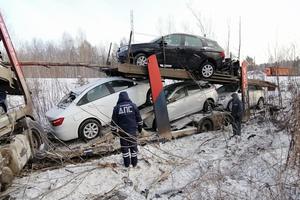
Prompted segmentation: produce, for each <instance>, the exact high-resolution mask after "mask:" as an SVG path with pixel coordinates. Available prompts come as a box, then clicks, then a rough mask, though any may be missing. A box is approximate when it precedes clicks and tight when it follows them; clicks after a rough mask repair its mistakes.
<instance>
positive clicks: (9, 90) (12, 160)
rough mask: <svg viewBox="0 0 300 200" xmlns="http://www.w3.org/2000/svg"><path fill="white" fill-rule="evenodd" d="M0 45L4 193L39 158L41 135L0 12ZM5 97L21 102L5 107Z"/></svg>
mask: <svg viewBox="0 0 300 200" xmlns="http://www.w3.org/2000/svg"><path fill="white" fill-rule="evenodd" d="M0 43H1V44H0V46H1V48H0V49H1V50H2V54H0V94H1V95H0V101H1V104H0V190H1V191H4V190H5V189H6V188H7V187H9V186H10V185H11V183H12V181H13V178H14V177H15V176H16V175H18V174H19V173H20V172H21V170H22V169H23V167H24V166H25V165H26V164H27V162H28V161H29V160H31V159H33V158H37V157H39V156H42V151H43V149H44V147H45V143H44V142H43V141H44V140H45V133H44V131H43V128H42V127H41V126H40V125H39V123H38V122H37V121H35V118H34V115H33V107H32V101H31V96H30V91H29V90H28V87H27V85H26V82H25V79H24V76H23V72H22V69H21V66H20V64H19V62H18V59H17V55H16V52H15V50H14V47H13V45H12V42H11V39H10V36H9V34H8V31H7V29H6V26H5V23H4V20H3V17H2V15H1V13H0ZM5 52H6V54H5ZM5 58H6V59H7V61H9V62H4V60H3V59H5ZM7 63H9V64H7ZM7 97H10V98H14V97H18V98H20V97H21V99H22V100H23V102H24V103H23V105H22V106H20V107H15V108H9V106H8V103H7Z"/></svg>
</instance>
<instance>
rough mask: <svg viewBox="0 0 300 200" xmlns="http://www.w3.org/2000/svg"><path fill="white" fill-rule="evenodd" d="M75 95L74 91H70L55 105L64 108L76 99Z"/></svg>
mask: <svg viewBox="0 0 300 200" xmlns="http://www.w3.org/2000/svg"><path fill="white" fill-rule="evenodd" d="M76 97H77V94H76V93H74V92H70V93H69V94H67V95H65V96H64V97H63V98H62V100H61V101H60V102H59V103H58V105H57V106H58V107H60V108H66V107H68V106H69V105H70V104H71V103H72V102H73V101H74V100H75V99H76Z"/></svg>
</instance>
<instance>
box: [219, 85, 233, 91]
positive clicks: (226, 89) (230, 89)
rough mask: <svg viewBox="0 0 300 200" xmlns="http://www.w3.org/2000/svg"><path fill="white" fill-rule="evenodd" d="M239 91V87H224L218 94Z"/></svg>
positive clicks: (220, 88)
mask: <svg viewBox="0 0 300 200" xmlns="http://www.w3.org/2000/svg"><path fill="white" fill-rule="evenodd" d="M237 89H238V86H237V85H223V86H221V87H219V88H218V89H217V92H218V93H224V92H235V91H236V90H237Z"/></svg>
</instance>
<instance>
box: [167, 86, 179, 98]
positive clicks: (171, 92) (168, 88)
mask: <svg viewBox="0 0 300 200" xmlns="http://www.w3.org/2000/svg"><path fill="white" fill-rule="evenodd" d="M176 88H177V87H176V86H174V85H170V86H166V87H165V88H164V92H165V96H166V99H168V98H169V97H170V95H171V94H173V92H174V91H175V90H176Z"/></svg>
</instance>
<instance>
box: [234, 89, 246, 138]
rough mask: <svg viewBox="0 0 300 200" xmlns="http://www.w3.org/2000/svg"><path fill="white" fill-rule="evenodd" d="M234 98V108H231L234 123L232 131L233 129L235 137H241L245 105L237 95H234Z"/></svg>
mask: <svg viewBox="0 0 300 200" xmlns="http://www.w3.org/2000/svg"><path fill="white" fill-rule="evenodd" d="M231 97H232V108H231V115H232V117H233V122H232V129H233V136H235V135H241V124H242V118H243V110H244V109H243V103H242V101H241V100H240V99H239V96H238V94H237V93H233V94H232V95H231Z"/></svg>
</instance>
